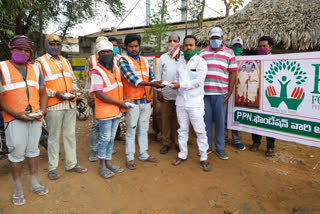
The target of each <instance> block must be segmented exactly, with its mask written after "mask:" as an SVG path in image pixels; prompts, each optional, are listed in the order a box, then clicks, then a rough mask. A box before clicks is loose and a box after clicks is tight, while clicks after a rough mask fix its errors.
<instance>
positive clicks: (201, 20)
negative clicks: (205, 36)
mask: <svg viewBox="0 0 320 214" xmlns="http://www.w3.org/2000/svg"><path fill="white" fill-rule="evenodd" d="M205 5H206V0H202V7H201V11H200V14H199V22H198V23H199V28H202V23H203V14H204V7H205Z"/></svg>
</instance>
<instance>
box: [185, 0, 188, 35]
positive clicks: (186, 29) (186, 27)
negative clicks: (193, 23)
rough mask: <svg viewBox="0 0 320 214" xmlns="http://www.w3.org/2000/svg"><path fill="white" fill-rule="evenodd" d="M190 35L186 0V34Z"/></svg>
mask: <svg viewBox="0 0 320 214" xmlns="http://www.w3.org/2000/svg"><path fill="white" fill-rule="evenodd" d="M187 35H188V0H186V32H185V36H187Z"/></svg>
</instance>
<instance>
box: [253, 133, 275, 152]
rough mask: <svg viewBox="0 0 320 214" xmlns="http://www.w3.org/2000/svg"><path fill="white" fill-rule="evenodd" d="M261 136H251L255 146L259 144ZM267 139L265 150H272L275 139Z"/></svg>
mask: <svg viewBox="0 0 320 214" xmlns="http://www.w3.org/2000/svg"><path fill="white" fill-rule="evenodd" d="M261 138H262V136H261V135H257V134H252V141H253V143H255V144H259V145H260V144H261ZM266 138H267V149H273V148H274V142H275V140H276V139H275V138H273V137H266Z"/></svg>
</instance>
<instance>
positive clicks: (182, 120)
mask: <svg viewBox="0 0 320 214" xmlns="http://www.w3.org/2000/svg"><path fill="white" fill-rule="evenodd" d="M209 39H210V45H209V46H208V47H206V48H205V49H203V50H201V51H200V54H199V55H200V57H199V56H198V55H197V54H196V53H197V51H196V49H195V44H196V43H197V40H196V38H195V37H193V36H186V37H185V39H184V42H183V52H181V51H180V38H179V36H178V35H176V34H172V35H170V36H169V37H168V52H167V53H165V54H163V55H162V56H161V57H160V61H159V65H158V68H157V79H158V80H162V81H178V82H180V84H175V85H174V86H173V87H171V88H168V87H165V88H163V89H160V90H158V92H157V98H158V100H159V101H160V102H161V119H162V142H163V147H162V148H161V150H160V153H161V154H166V153H168V151H169V149H170V148H171V147H175V148H176V149H177V150H178V151H179V153H178V157H177V159H176V160H175V161H174V162H173V165H179V164H180V163H181V162H183V161H185V160H186V159H187V141H188V131H189V122H191V124H192V125H193V128H194V130H195V132H196V135H197V144H198V147H199V155H200V164H201V168H202V169H203V170H205V171H209V170H210V164H209V162H207V161H206V160H207V155H208V154H210V153H212V151H213V147H212V138H213V134H212V131H213V130H212V129H213V122H214V123H215V136H214V143H215V151H216V153H217V155H218V156H219V157H220V158H221V159H228V155H227V154H226V152H225V151H224V145H225V142H228V130H227V128H226V126H227V124H226V121H227V114H226V108H227V103H228V99H229V97H230V96H231V94H232V92H233V88H234V86H235V82H236V81H237V71H238V66H237V63H236V59H235V56H240V55H241V54H242V48H243V41H242V39H241V38H238V37H237V38H234V39H233V40H232V41H231V49H230V48H227V47H225V46H224V45H223V43H222V40H223V31H222V29H220V28H213V29H212V30H211V31H210V38H209ZM273 45H274V42H273V39H272V38H271V37H268V36H263V37H261V38H260V39H259V47H258V54H259V55H266V54H271V50H272V47H273ZM178 50H179V51H178ZM190 55H191V58H190ZM173 83H174V82H173ZM177 88H179V89H178V93H176V92H175V91H174V90H172V89H177ZM174 104H175V105H176V107H174ZM203 110H204V112H203ZM175 118H177V121H178V123H179V126H180V128H179V129H178V131H176V130H177V128H176V127H177V126H176V122H175ZM177 136H178V144H177V140H176V139H177ZM252 140H253V145H252V146H250V148H249V150H250V151H252V152H255V151H257V150H258V148H259V146H260V144H261V136H260V135H256V134H252ZM274 141H275V139H274V138H270V137H267V151H266V156H273V155H274ZM232 145H234V146H235V147H236V148H238V149H239V150H245V149H246V147H245V146H244V145H243V144H242V143H241V132H240V131H236V130H232Z"/></svg>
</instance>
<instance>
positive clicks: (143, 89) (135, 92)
mask: <svg viewBox="0 0 320 214" xmlns="http://www.w3.org/2000/svg"><path fill="white" fill-rule="evenodd" d="M123 58H124V59H126V60H127V62H128V63H129V65H130V68H131V70H132V71H133V72H134V74H135V75H136V76H137V77H138V78H139V79H142V80H143V81H146V82H149V69H150V64H149V62H148V60H147V58H145V57H143V56H140V62H141V65H139V63H137V62H136V60H134V59H133V58H132V57H130V56H128V55H125V56H123ZM123 90H124V93H125V94H126V95H127V97H128V98H129V99H130V100H139V99H141V98H142V97H143V96H144V95H145V96H146V98H147V100H148V101H151V96H150V93H149V86H135V85H131V84H130V83H129V82H128V80H127V79H126V78H123Z"/></svg>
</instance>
